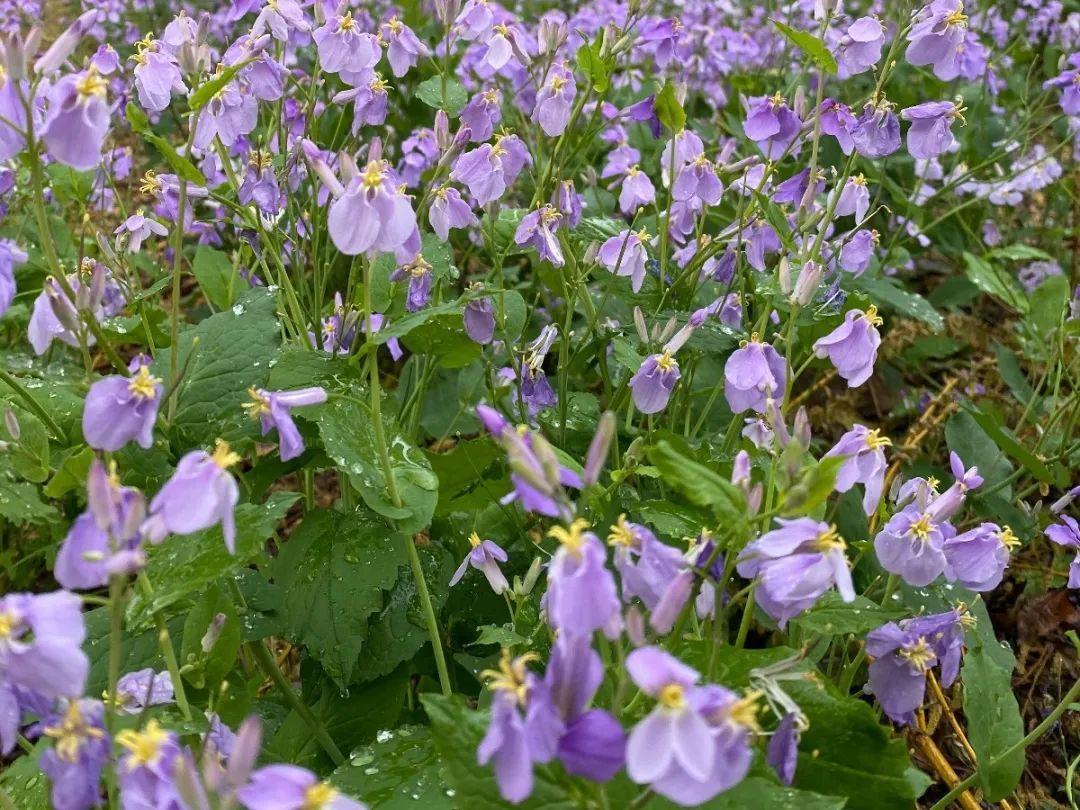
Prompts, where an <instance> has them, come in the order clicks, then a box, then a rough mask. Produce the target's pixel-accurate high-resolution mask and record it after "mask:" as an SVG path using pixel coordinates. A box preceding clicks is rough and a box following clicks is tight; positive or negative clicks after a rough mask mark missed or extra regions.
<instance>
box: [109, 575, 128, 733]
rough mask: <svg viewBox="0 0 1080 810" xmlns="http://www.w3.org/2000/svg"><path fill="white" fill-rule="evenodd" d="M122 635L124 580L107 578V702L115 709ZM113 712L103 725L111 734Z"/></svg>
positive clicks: (118, 577)
mask: <svg viewBox="0 0 1080 810" xmlns="http://www.w3.org/2000/svg"><path fill="white" fill-rule="evenodd" d="M123 635H124V578H123V577H122V576H119V575H113V576H112V577H110V578H109V701H110V702H111V703H113V705H114V707H115V702H116V684H117V682H118V681H119V680H120V653H121V649H120V643H121V640H122V638H123ZM113 714H114V712H107V713H106V714H105V725H106V727H107V728H108V729H109V731H110V733H111V732H112V718H113Z"/></svg>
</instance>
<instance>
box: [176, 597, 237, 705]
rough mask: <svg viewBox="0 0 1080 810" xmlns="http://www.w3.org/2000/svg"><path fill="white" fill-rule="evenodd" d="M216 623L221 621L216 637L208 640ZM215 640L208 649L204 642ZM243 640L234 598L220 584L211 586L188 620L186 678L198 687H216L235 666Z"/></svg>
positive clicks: (183, 651)
mask: <svg viewBox="0 0 1080 810" xmlns="http://www.w3.org/2000/svg"><path fill="white" fill-rule="evenodd" d="M219 617H220V618H219ZM215 622H220V626H219V627H215V633H216V636H215V637H213V638H212V639H207V632H208V631H209V630H210V627H211V625H212V624H214V623H215ZM211 640H212V642H213V643H212V644H210V648H209V649H208V650H204V649H203V646H204V641H205V642H206V643H209V641H211ZM242 642H243V633H242V630H241V627H240V617H239V616H238V615H237V613H236V606H235V605H234V604H233V601H232V599H231V598H230V597H229V596H228V595H226V594H225V593H224V592H223V591H222V590H221V589H220V588H218V587H217V586H212V587H210V588H209V589H207V591H206V592H205V593H204V594H203V595H202V597H201V598H200V599H199V601H198V602H196V603H195V607H193V608H192V609H191V612H190V613H188V615H187V619H186V621H185V622H184V635H183V638H182V641H181V644H180V665H181V666H182V667H183V668H184V673H183V676H184V679H185V680H186V681H187V682H188V683H190V684H191V685H192V686H194V687H195V688H196V689H209V690H213V689H216V688H217V686H218V684H220V683H221V682H222V680H224V678H225V676H226V675H227V674H228V673H229V670H230V669H232V666H233V664H234V663H235V661H236V653H237V650H239V649H240V644H241V643H242Z"/></svg>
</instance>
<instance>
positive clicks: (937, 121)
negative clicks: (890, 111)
mask: <svg viewBox="0 0 1080 810" xmlns="http://www.w3.org/2000/svg"><path fill="white" fill-rule="evenodd" d="M963 113H964V108H963V107H961V106H960V105H959V104H957V103H955V102H952V101H927V102H925V103H923V104H917V105H915V106H914V107H907V108H906V109H904V110H901V112H900V115H901V117H902V118H903V119H904V120H905V121H910V122H911V127H910V128H909V129H908V134H907V145H908V152H909V153H910V154H911V156H912V157H914V158H917V159H919V160H931V159H933V158H936V157H938V156H939V155H942V154H944V153H945V152H948V151H949V150H950V149H951V148H952V146H953V144H954V143H956V138H955V137H953V134H952V129H951V127H952V124H953V121H956V120H959V121H960V122H961V123H963V121H964V115H963Z"/></svg>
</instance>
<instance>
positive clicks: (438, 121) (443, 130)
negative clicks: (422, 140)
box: [434, 110, 451, 152]
mask: <svg viewBox="0 0 1080 810" xmlns="http://www.w3.org/2000/svg"><path fill="white" fill-rule="evenodd" d="M434 130H435V144H436V146H438V147H439V150H440V151H442V152H445V151H446V150H447V149H449V148H450V143H451V140H450V116H448V115H447V114H446V110H439V111H437V112H436V113H435V126H434Z"/></svg>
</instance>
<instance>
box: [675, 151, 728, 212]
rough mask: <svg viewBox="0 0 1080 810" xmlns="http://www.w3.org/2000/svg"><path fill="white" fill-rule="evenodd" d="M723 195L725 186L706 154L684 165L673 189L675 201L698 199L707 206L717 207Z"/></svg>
mask: <svg viewBox="0 0 1080 810" xmlns="http://www.w3.org/2000/svg"><path fill="white" fill-rule="evenodd" d="M723 193H724V186H723V184H722V183H721V182H720V178H719V177H717V175H716V167H715V166H713V164H712V162H711V161H710V160H709V159H708V158H707V157H705V155H704V154H700V155H697V156H696V157H695V158H694V159H693V160H692V161H690V162H689V163H686V164H684V165H683V166H682V168H680V169H679V171H678V174H677V175H676V177H675V184H674V185H673V186H672V187H671V194H672V198H673V199H675V200H689V199H698V200H701V202H703V203H704V204H705V205H716V203H718V202H720V195H721V194H723Z"/></svg>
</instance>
